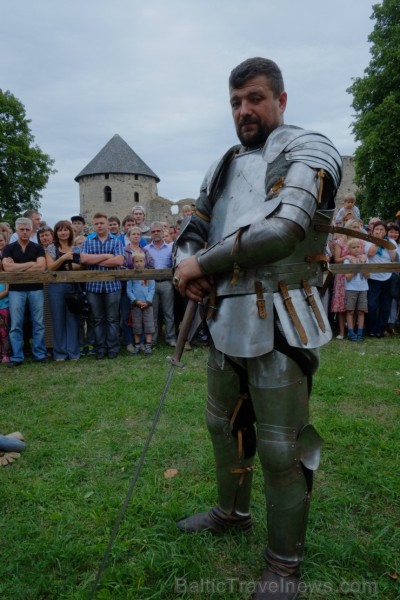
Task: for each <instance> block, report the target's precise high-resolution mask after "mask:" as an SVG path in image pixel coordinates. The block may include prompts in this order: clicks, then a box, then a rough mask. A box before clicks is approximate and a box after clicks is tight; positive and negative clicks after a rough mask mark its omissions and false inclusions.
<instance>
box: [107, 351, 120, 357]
mask: <svg viewBox="0 0 400 600" xmlns="http://www.w3.org/2000/svg"><path fill="white" fill-rule="evenodd" d="M117 356H118V353H117V352H110V353H109V355H108V358H111V359H113V358H117Z"/></svg>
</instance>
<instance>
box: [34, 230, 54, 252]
mask: <svg viewBox="0 0 400 600" xmlns="http://www.w3.org/2000/svg"><path fill="white" fill-rule="evenodd" d="M37 237H38V243H39V244H40V245H41V246H43V248H48V247H49V246H50V244H52V243H53V240H54V231H53V230H52V228H51V227H49V226H48V225H43V227H39V229H38V232H37Z"/></svg>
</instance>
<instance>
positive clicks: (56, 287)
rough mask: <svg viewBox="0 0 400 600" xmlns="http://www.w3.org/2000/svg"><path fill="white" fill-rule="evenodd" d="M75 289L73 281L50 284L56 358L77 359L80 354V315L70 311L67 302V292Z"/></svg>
mask: <svg viewBox="0 0 400 600" xmlns="http://www.w3.org/2000/svg"><path fill="white" fill-rule="evenodd" d="M73 290H74V284H73V283H51V284H49V303H50V312H51V320H52V322H53V357H54V360H60V359H65V358H70V359H76V358H79V356H80V352H79V316H78V315H74V314H73V313H72V312H70V311H69V310H68V308H67V305H66V302H65V294H66V293H67V292H69V291H73Z"/></svg>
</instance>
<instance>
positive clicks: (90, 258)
mask: <svg viewBox="0 0 400 600" xmlns="http://www.w3.org/2000/svg"><path fill="white" fill-rule="evenodd" d="M93 229H94V235H93V237H92V238H90V239H86V241H85V242H84V244H83V246H82V253H81V265H82V266H83V268H85V269H88V270H93V271H106V270H108V269H117V268H119V267H122V265H123V264H124V249H123V246H122V244H121V241H120V240H119V239H117V238H116V237H114V236H113V235H111V234H110V232H109V230H108V218H107V215H105V214H103V213H100V212H98V213H96V214H95V215H94V217H93ZM86 295H87V300H88V302H89V306H90V310H91V312H92V317H93V327H94V336H95V343H96V344H95V345H96V353H97V358H98V359H99V360H101V359H103V358H105V357H106V355H107V354H108V358H116V357H117V356H118V352H119V349H120V343H119V302H120V296H121V282H120V281H88V282H87V283H86Z"/></svg>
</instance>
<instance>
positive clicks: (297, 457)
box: [173, 58, 341, 600]
mask: <svg viewBox="0 0 400 600" xmlns="http://www.w3.org/2000/svg"><path fill="white" fill-rule="evenodd" d="M229 93H230V104H231V109H232V115H233V120H234V124H235V127H236V132H237V135H238V138H239V140H240V145H239V146H236V147H234V148H232V149H231V150H230V151H229V152H227V153H226V154H225V156H224V157H223V158H222V159H221V160H220V161H219V163H215V164H214V166H213V167H212V168H211V169H210V170H209V172H208V174H207V176H206V178H205V181H204V183H203V185H202V187H201V191H200V197H199V199H198V201H197V205H196V210H195V213H194V214H193V215H192V216H191V217H190V220H189V221H188V222H187V223H184V224H183V228H182V229H183V230H182V232H181V235H180V237H179V238H178V240H177V245H178V250H177V258H176V263H177V265H178V266H177V268H176V270H175V275H174V279H173V281H174V285H175V286H176V288H177V289H179V291H180V292H181V293H182V294H186V295H187V296H188V297H189V298H191V299H192V300H195V301H201V300H202V298H203V297H204V296H205V295H206V294H209V296H210V302H209V312H208V316H209V319H208V325H209V329H210V334H211V338H212V341H211V346H210V355H209V361H208V403H207V413H206V418H207V425H208V429H209V432H210V434H211V438H212V442H213V446H214V455H215V461H216V475H217V490H218V505H217V506H216V507H215V508H213V509H212V510H210V511H209V512H204V513H199V514H196V515H193V516H191V517H188V518H186V519H182V520H181V521H179V523H178V527H179V528H180V529H181V530H182V531H184V532H188V533H196V532H201V531H210V532H212V533H215V534H222V533H224V532H226V531H228V530H229V529H239V530H242V531H248V530H249V529H250V528H251V526H252V521H251V515H250V492H251V479H252V471H253V467H254V455H255V452H256V448H257V449H258V453H259V456H260V461H261V466H262V470H263V475H264V484H265V496H266V503H267V526H268V545H267V548H266V550H265V559H266V563H267V568H266V570H265V571H264V573H263V576H262V581H261V582H260V584H259V585H258V587H257V591H256V594H255V598H256V599H257V600H259V599H260V600H261V599H268V600H270V599H275V600H293V599H294V598H297V596H298V589H299V568H300V562H301V560H302V557H303V550H304V539H305V533H306V525H307V514H308V508H309V504H310V498H311V489H312V474H313V471H314V470H316V469H317V467H318V462H319V453H320V447H321V443H322V440H321V438H320V436H319V435H318V433H317V432H316V430H315V429H314V428H313V427H312V426H311V425H310V424H309V422H308V418H309V417H308V398H309V393H310V390H311V381H312V375H313V373H314V372H315V371H316V369H317V367H318V350H317V348H318V347H319V346H321V345H322V344H324V343H326V342H327V341H328V340H329V339H330V337H331V332H330V328H329V323H328V321H327V319H326V315H325V313H324V310H323V307H322V305H321V302H320V299H319V296H318V291H317V288H316V286H317V285H318V286H319V285H321V283H322V267H321V264H320V262H319V261H321V260H323V254H324V248H325V245H326V234H323V233H320V232H319V231H318V224H319V223H320V222H322V223H329V222H330V219H331V217H332V215H333V210H334V196H335V193H336V189H337V187H338V185H339V183H340V177H341V159H340V156H339V154H338V152H337V151H336V149H335V148H334V147H333V145H332V143H331V142H330V141H329V140H328V139H327V138H326V137H324V136H322V135H320V134H317V133H314V132H310V131H305V130H302V129H300V128H297V127H293V126H285V125H284V124H283V114H284V112H285V109H286V102H287V94H286V92H285V90H284V84H283V78H282V74H281V71H280V69H279V67H278V66H277V65H276V64H275V63H274V62H273V61H270V60H267V59H263V58H254V59H248V60H246V61H244V62H243V63H241V64H240V65H238V66H237V67H236V68H235V69H234V70H233V71H232V73H231V75H230V79H229ZM306 257H308V261H309V262H307V260H306ZM255 422H257V435H256V430H255V428H254V423H255ZM257 437H258V440H257Z"/></svg>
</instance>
